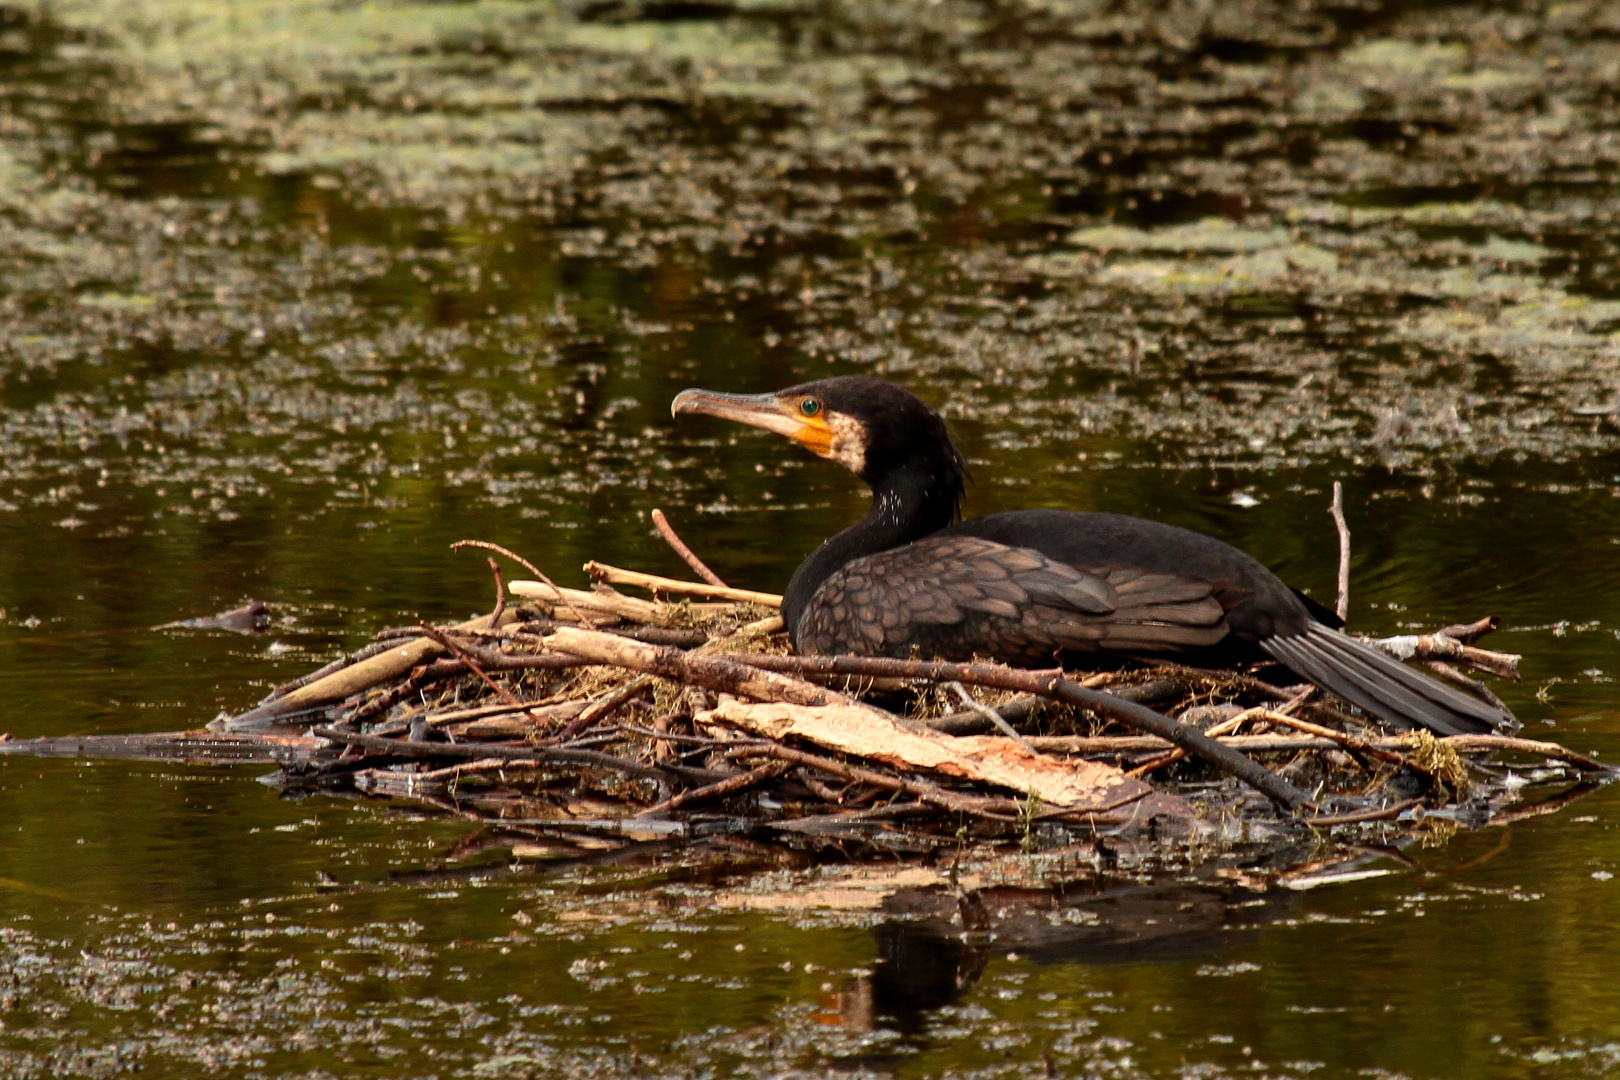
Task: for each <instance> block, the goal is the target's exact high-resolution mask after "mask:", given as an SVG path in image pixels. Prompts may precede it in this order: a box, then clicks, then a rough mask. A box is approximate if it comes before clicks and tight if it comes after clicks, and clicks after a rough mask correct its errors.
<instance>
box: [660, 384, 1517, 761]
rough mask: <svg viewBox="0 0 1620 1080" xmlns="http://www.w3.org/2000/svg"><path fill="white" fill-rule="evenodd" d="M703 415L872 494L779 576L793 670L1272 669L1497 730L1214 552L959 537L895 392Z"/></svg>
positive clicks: (908, 409)
mask: <svg viewBox="0 0 1620 1080" xmlns="http://www.w3.org/2000/svg"><path fill="white" fill-rule="evenodd" d="M670 412H671V414H672V415H676V416H679V415H682V414H686V413H704V414H708V415H710V416H718V417H721V418H723V419H726V420H735V421H738V422H740V423H744V424H749V425H752V426H754V427H758V428H764V429H765V430H767V431H774V432H776V433H777V434H780V435H785V436H787V437H788V438H789V439H792V440H793V441H794V442H796V443H798V444H799V445H801V446H803V447H805V448H806V449H808V450H810V451H811V452H812V453H814V454H816V455H818V456H820V457H823V458H827V459H828V460H831V461H835V462H837V463H838V464H840V465H842V466H844V467H845V468H846V469H848V470H850V471H851V472H853V473H855V474H856V475H857V476H859V477H860V478H861V479H862V480H864V481H866V482H867V484H869V485H871V488H872V508H871V509H870V510H869V511H868V512H867V514H866V516H865V517H863V518H861V520H860V521H858V522H856V523H855V524H854V525H851V526H850V527H849V528H847V529H845V530H844V531H843V532H841V533H839V534H838V535H836V536H834V537H833V538H832V539H830V540H828V541H827V542H826V543H824V544H822V545H821V547H819V548H818V549H816V551H814V552H813V553H812V554H811V555H810V556H809V557H808V558H807V559H805V560H804V562H803V563H801V564H800V566H799V568H798V570H797V571H795V572H794V574H793V579H792V580H791V581H790V582H788V587H787V591H786V592H785V593H784V594H783V597H782V618H783V621H784V622H785V623H786V625H787V630H788V634H789V637H790V638H791V640H792V642H793V646H794V648H795V649H797V650H798V651H799V652H800V653H805V654H823V655H828V654H837V653H851V654H857V655H867V656H894V657H902V658H904V657H909V656H911V655H913V654H914V652H915V653H920V654H921V655H924V656H933V657H938V658H941V659H947V660H967V659H969V658H971V657H973V656H989V657H993V658H995V659H997V660H1001V661H1004V662H1006V663H1011V664H1018V665H1022V666H1045V665H1048V664H1050V663H1052V661H1053V659H1054V657H1055V656H1060V655H1063V654H1067V655H1069V656H1071V657H1074V656H1075V655H1076V654H1092V655H1093V656H1095V655H1097V654H1105V655H1109V656H1117V657H1136V658H1147V657H1160V658H1165V659H1175V660H1179V661H1182V662H1188V663H1205V664H1228V663H1233V662H1243V661H1249V660H1259V659H1267V658H1268V659H1271V660H1275V661H1277V662H1278V663H1281V664H1283V665H1285V666H1287V667H1288V668H1289V669H1290V670H1292V671H1294V672H1295V673H1296V674H1298V675H1300V676H1302V677H1304V678H1306V679H1308V680H1310V681H1311V682H1313V683H1315V684H1316V685H1317V686H1320V687H1322V688H1324V689H1326V690H1329V691H1331V692H1333V693H1334V694H1337V695H1338V696H1339V697H1341V698H1343V699H1345V700H1346V701H1349V702H1351V703H1352V704H1354V705H1357V706H1359V707H1360V708H1361V709H1363V710H1364V711H1366V712H1368V713H1371V714H1372V715H1374V716H1377V717H1379V718H1381V719H1383V720H1385V721H1386V722H1388V723H1390V724H1393V725H1395V726H1396V727H1399V728H1413V727H1419V726H1421V727H1425V728H1428V729H1430V730H1431V731H1434V732H1437V733H1440V734H1444V735H1455V734H1463V733H1469V732H1489V731H1491V730H1493V728H1495V727H1497V726H1507V725H1514V726H1516V722H1515V721H1514V719H1513V716H1512V714H1511V713H1508V712H1505V711H1503V710H1501V709H1499V708H1497V707H1495V706H1493V705H1489V704H1487V703H1485V702H1483V701H1481V700H1479V699H1477V698H1474V697H1471V696H1469V695H1467V694H1464V693H1461V692H1460V691H1458V690H1454V689H1452V688H1451V687H1449V686H1446V685H1443V684H1441V683H1438V682H1435V681H1434V680H1433V679H1429V678H1427V677H1425V676H1423V675H1420V674H1418V673H1417V672H1416V671H1414V670H1412V669H1411V668H1408V667H1407V666H1405V665H1404V664H1401V663H1399V662H1398V661H1396V660H1393V659H1391V658H1390V657H1388V656H1386V655H1384V654H1383V653H1381V652H1379V651H1377V650H1376V649H1373V648H1372V647H1370V646H1368V645H1366V644H1363V643H1362V642H1360V641H1358V640H1356V639H1355V638H1353V637H1350V636H1349V635H1347V634H1344V633H1341V632H1340V630H1339V627H1340V626H1341V625H1342V623H1340V621H1339V619H1338V618H1337V617H1336V616H1335V615H1334V614H1333V613H1332V612H1331V611H1328V610H1327V609H1326V608H1324V607H1322V606H1321V605H1320V604H1317V603H1315V602H1314V601H1312V600H1310V599H1308V598H1307V597H1305V596H1304V595H1303V594H1300V593H1298V592H1296V591H1295V590H1293V589H1291V588H1289V587H1288V586H1287V585H1285V584H1283V582H1282V581H1281V580H1280V579H1279V578H1278V577H1277V576H1276V575H1275V574H1273V573H1272V572H1271V571H1270V570H1268V569H1266V567H1265V566H1264V565H1262V564H1261V563H1260V562H1259V561H1258V560H1256V559H1254V558H1253V557H1251V556H1249V555H1247V554H1245V553H1244V552H1242V551H1239V550H1238V549H1237V548H1235V547H1232V546H1231V545H1229V544H1224V543H1222V542H1221V541H1219V540H1216V539H1214V538H1213V537H1209V536H1204V535H1203V534H1201V533H1196V532H1192V531H1191V530H1188V529H1181V528H1177V527H1175V526H1173V525H1165V524H1161V523H1160V522H1156V521H1147V520H1144V519H1142V518H1133V517H1126V516H1124V515H1121V514H1105V513H1079V512H1072V511H1061V510H1015V511H1011V512H1008V513H1001V514H991V515H990V516H989V517H982V518H973V519H970V520H967V521H958V520H957V518H958V516H959V512H960V506H961V501H962V495H963V483H964V475H965V468H964V465H963V462H962V458H961V456H960V455H959V454H958V453H957V451H956V448H955V446H953V445H952V443H951V439H950V435H949V433H948V432H947V431H946V429H945V422H944V421H943V420H942V419H941V418H940V416H939V414H938V413H936V412H934V410H933V409H931V408H929V407H928V406H927V405H926V404H924V403H923V401H922V400H921V399H920V398H918V397H917V396H916V395H915V394H913V393H911V392H910V391H909V390H905V389H902V388H901V387H899V386H896V385H895V384H893V383H891V382H887V381H885V380H883V379H875V378H867V377H863V376H846V377H841V378H834V379H823V380H820V381H818V382H810V383H804V384H802V385H799V386H792V387H789V388H788V389H786V390H781V391H778V392H776V393H773V394H725V393H717V392H713V391H709V390H683V391H682V392H681V393H680V394H679V395H677V396H676V398H675V400H674V402H673V403H672V404H671V405H670Z"/></svg>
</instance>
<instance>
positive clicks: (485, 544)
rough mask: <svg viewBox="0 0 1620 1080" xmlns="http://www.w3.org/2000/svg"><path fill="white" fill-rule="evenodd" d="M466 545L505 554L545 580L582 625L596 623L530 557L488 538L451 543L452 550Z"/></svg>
mask: <svg viewBox="0 0 1620 1080" xmlns="http://www.w3.org/2000/svg"><path fill="white" fill-rule="evenodd" d="M464 547H475V548H483V549H484V550H485V551H493V552H494V553H495V554H497V555H505V556H506V557H507V558H508V559H511V560H512V561H513V562H515V563H517V564H518V565H519V566H521V567H523V569H525V570H527V571H528V572H529V573H531V574H533V575H534V576H535V577H537V578H539V579H540V580H541V581H543V582H545V584H546V585H547V586H548V587H549V588H550V589H551V590H552V591H554V592H555V593H556V594H557V600H558V601H559V602H560V603H561V604H562V606H563V607H565V608H567V609H568V610H569V611H570V612H571V613H572V614H573V616H574V618H576V619H578V620H579V624H580V625H581V626H588V627H589V626H595V625H596V624H595V623H594V622H592V621H591V620H590V619H587V618H586V617H585V615H584V613H583V612H581V611H580V610H579V608H577V607H575V606H574V605H573V602H572V601H570V600H569V599H568V597H567V596H565V595H563V591H562V590H561V589H559V588H557V583H556V582H555V581H552V580H551V579H550V578H548V577H546V575H545V571H543V570H541V569H540V568H539V567H538V566H536V565H534V563H532V562H530V561H529V560H528V559H525V558H524V557H523V556H521V555H519V554H518V553H517V552H515V551H512V550H510V549H508V548H503V547H501V545H499V544H492V543H490V542H489V541H488V540H457V541H456V542H455V543H453V544H451V545H450V550H451V551H460V550H461V549H462V548H464Z"/></svg>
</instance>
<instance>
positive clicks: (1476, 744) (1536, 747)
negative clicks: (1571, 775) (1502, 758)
mask: <svg viewBox="0 0 1620 1080" xmlns="http://www.w3.org/2000/svg"><path fill="white" fill-rule="evenodd" d="M1441 742H1444V743H1446V744H1447V745H1449V746H1453V747H1455V748H1456V749H1458V750H1514V751H1517V752H1519V753H1522V754H1539V755H1541V756H1542V757H1547V758H1552V759H1553V760H1554V761H1565V762H1568V763H1569V764H1571V765H1573V766H1575V767H1576V768H1578V769H1580V770H1582V771H1584V772H1601V773H1612V772H1615V771H1617V770H1620V766H1615V765H1605V764H1604V763H1603V762H1601V761H1598V760H1597V759H1596V758H1589V757H1587V756H1586V755H1585V754H1578V753H1576V752H1575V751H1573V750H1568V749H1565V748H1564V747H1562V746H1559V745H1558V744H1557V743H1550V742H1541V741H1540V740H1538V739H1516V738H1513V737H1512V736H1510V735H1453V736H1451V737H1450V738H1449V739H1442V740H1441Z"/></svg>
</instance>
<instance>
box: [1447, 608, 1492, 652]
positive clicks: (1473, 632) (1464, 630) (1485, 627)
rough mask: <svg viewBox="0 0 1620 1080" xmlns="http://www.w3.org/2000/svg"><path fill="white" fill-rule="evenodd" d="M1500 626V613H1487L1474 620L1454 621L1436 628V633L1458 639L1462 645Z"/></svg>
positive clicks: (1469, 643)
mask: <svg viewBox="0 0 1620 1080" xmlns="http://www.w3.org/2000/svg"><path fill="white" fill-rule="evenodd" d="M1501 628H1502V617H1501V616H1500V615H1487V616H1485V617H1484V618H1483V619H1480V620H1478V621H1476V622H1471V623H1454V624H1452V625H1451V626H1447V627H1444V628H1443V629H1440V630H1437V631H1436V633H1440V634H1444V635H1445V636H1446V637H1448V638H1451V639H1453V640H1455V641H1460V642H1462V643H1463V644H1464V645H1472V644H1473V643H1474V642H1476V641H1478V640H1479V639H1480V638H1482V637H1484V636H1485V635H1486V634H1490V633H1494V632H1495V631H1497V630H1500V629H1501Z"/></svg>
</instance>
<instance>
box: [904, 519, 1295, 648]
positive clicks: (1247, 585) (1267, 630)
mask: <svg viewBox="0 0 1620 1080" xmlns="http://www.w3.org/2000/svg"><path fill="white" fill-rule="evenodd" d="M952 534H955V535H960V536H977V537H982V538H983V539H986V540H994V541H996V542H997V543H1002V544H1007V545H1010V546H1013V547H1025V548H1033V549H1034V550H1036V551H1039V552H1040V553H1041V554H1043V555H1045V556H1047V557H1048V558H1051V559H1055V560H1057V561H1058V562H1064V563H1069V564H1070V565H1074V566H1089V565H1098V564H1117V565H1123V566H1140V567H1143V568H1144V569H1147V570H1155V571H1158V572H1160V573H1165V574H1179V575H1181V576H1183V577H1192V578H1203V579H1205V580H1209V581H1226V582H1227V583H1228V584H1229V585H1230V586H1231V587H1232V588H1234V589H1239V590H1243V591H1246V592H1249V593H1252V594H1253V595H1252V597H1251V598H1250V599H1249V600H1248V601H1246V602H1244V603H1241V604H1238V605H1237V606H1235V607H1234V608H1232V610H1230V611H1228V612H1227V613H1226V620H1227V625H1229V626H1230V627H1231V628H1232V634H1233V636H1234V637H1237V638H1239V639H1241V640H1242V641H1244V642H1246V643H1248V644H1251V645H1252V644H1254V643H1256V642H1259V641H1261V640H1264V639H1265V638H1269V637H1274V636H1293V635H1297V634H1302V633H1304V632H1305V630H1306V628H1307V627H1308V626H1310V624H1311V623H1312V622H1315V621H1317V620H1315V619H1313V617H1312V612H1311V610H1310V608H1308V607H1307V606H1306V602H1305V601H1304V600H1302V599H1301V598H1300V597H1299V596H1298V595H1297V594H1296V593H1295V592H1294V590H1293V589H1291V588H1289V587H1288V586H1287V585H1285V584H1284V583H1283V582H1282V580H1281V579H1279V578H1278V577H1277V575H1276V574H1273V573H1272V572H1271V571H1270V570H1269V569H1267V568H1266V566H1265V564H1264V563H1262V562H1260V561H1259V560H1258V559H1256V558H1254V556H1252V555H1249V554H1247V553H1245V552H1243V551H1239V550H1238V549H1237V548H1235V547H1233V546H1232V545H1230V544H1226V543H1222V542H1221V541H1219V540H1217V539H1215V538H1214V537H1212V536H1205V535H1203V534H1202V533H1196V532H1193V531H1192V530H1191V529H1183V528H1179V527H1177V526H1175V525H1166V524H1164V523H1163V522H1158V521H1149V520H1147V519H1146V518H1135V517H1129V516H1127V515H1125V514H1106V513H1092V512H1081V511H1073V510H1012V511H1009V512H1007V513H1003V514H991V515H989V516H988V517H981V518H972V519H971V520H968V521H963V522H959V523H957V524H955V525H952V526H950V527H949V528H947V529H945V530H943V532H941V533H939V534H936V535H952Z"/></svg>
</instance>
